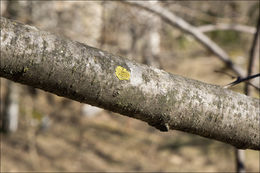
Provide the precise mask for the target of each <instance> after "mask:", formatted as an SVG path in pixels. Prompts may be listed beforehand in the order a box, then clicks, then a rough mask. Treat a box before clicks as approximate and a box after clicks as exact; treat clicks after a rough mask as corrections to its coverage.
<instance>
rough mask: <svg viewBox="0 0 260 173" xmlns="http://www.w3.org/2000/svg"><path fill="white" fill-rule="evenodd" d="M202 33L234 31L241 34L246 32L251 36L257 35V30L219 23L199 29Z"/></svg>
mask: <svg viewBox="0 0 260 173" xmlns="http://www.w3.org/2000/svg"><path fill="white" fill-rule="evenodd" d="M197 28H198V30H199V31H200V32H212V31H215V30H234V31H239V32H245V33H249V34H255V32H256V29H255V28H254V27H252V26H246V25H240V24H232V23H231V24H227V23H217V24H216V25H204V26H199V27H197Z"/></svg>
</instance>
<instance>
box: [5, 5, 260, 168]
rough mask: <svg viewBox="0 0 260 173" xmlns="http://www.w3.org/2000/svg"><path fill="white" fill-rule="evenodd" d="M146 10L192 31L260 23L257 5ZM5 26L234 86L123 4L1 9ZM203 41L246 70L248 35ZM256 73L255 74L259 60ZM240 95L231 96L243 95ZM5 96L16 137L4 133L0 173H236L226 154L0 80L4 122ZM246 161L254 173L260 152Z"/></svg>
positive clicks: (196, 46) (179, 40) (160, 24)
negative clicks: (12, 109) (13, 23)
mask: <svg viewBox="0 0 260 173" xmlns="http://www.w3.org/2000/svg"><path fill="white" fill-rule="evenodd" d="M147 3H154V4H159V5H161V6H163V7H164V8H166V9H168V10H170V11H171V12H173V13H174V14H176V15H177V16H179V17H181V18H183V19H184V20H186V21H187V22H188V23H190V24H192V25H193V26H195V27H199V26H204V25H208V24H214V25H215V24H217V23H225V24H230V23H231V24H241V25H247V26H251V28H255V27H256V24H257V20H258V18H259V1H225V2H223V1H164V2H147ZM1 16H4V17H7V18H10V19H15V20H17V21H20V22H22V23H26V24H29V25H33V26H36V27H37V28H39V29H41V30H45V31H50V32H53V33H55V34H57V35H60V36H61V37H67V38H69V39H72V40H76V41H79V42H82V43H86V44H88V45H90V46H94V47H97V48H100V49H103V50H106V51H108V52H111V53H113V54H118V55H122V56H123V57H128V58H129V59H132V60H135V61H137V62H140V63H145V64H147V65H150V66H154V67H157V68H161V69H164V70H166V71H168V72H171V73H174V74H179V75H182V76H185V77H188V78H192V79H196V80H200V81H203V82H206V83H211V84H216V85H221V86H223V85H226V84H228V83H230V82H232V81H233V80H234V79H232V78H231V77H230V76H227V75H224V74H223V73H217V72H216V71H224V72H227V73H230V74H232V71H231V70H230V69H228V68H227V67H226V66H225V64H224V63H223V62H221V61H220V60H219V59H218V58H216V56H215V55H214V54H212V53H211V52H210V51H208V50H207V49H206V48H205V47H204V46H202V45H201V44H200V43H198V42H197V41H196V40H195V39H194V38H193V37H192V36H190V35H188V34H185V33H183V32H182V31H181V30H179V29H178V28H175V27H172V26H170V25H169V24H167V23H165V22H164V21H162V20H161V19H160V18H158V17H157V16H155V15H153V14H152V13H150V12H147V11H145V10H143V9H140V8H137V7H135V6H130V5H128V4H125V3H122V2H117V1H105V2H102V1H74V2H70V1H40V2H39V1H1ZM206 35H207V36H208V37H210V38H211V39H212V40H214V41H215V42H216V43H217V44H218V45H219V46H220V47H222V48H223V49H224V50H225V51H226V52H227V53H228V55H230V57H231V59H232V61H233V62H235V63H236V64H238V65H240V66H241V67H243V68H244V69H246V68H247V63H248V57H249V52H250V48H251V45H252V40H253V36H254V34H253V32H250V30H248V32H238V31H234V30H214V31H211V32H207V33H206ZM255 64H256V65H255V69H254V70H255V72H259V70H258V69H259V66H258V64H259V58H258V59H257V61H256V62H255ZM233 75H234V73H233ZM243 85H244V84H239V85H237V86H235V87H233V88H231V89H232V90H235V91H237V92H241V93H242V92H243ZM10 88H11V89H10ZM9 90H12V93H13V96H12V97H14V98H16V103H15V104H16V107H17V108H18V115H19V123H18V129H17V130H15V132H12V133H9V134H8V135H7V134H4V133H1V135H2V136H1V171H171V172H173V171H186V172H195V171H199V172H227V171H228V172H233V171H235V155H234V148H233V147H232V146H230V145H227V144H224V143H221V142H218V141H214V140H208V139H206V138H202V137H199V136H196V135H191V134H187V133H184V132H179V131H171V132H167V133H162V132H159V131H158V130H156V129H154V128H152V127H150V126H148V125H147V124H146V123H143V122H141V121H138V120H135V119H130V118H128V117H124V116H121V115H119V114H116V113H112V112H109V111H106V110H102V109H97V108H93V107H91V106H88V105H85V104H82V103H78V102H75V101H72V100H69V99H66V98H62V97H58V96H56V95H52V94H50V93H47V92H44V91H41V90H38V89H33V88H30V87H27V86H24V85H20V84H14V83H12V82H9V81H7V80H5V79H2V78H1V115H3V113H4V110H5V108H6V105H7V102H6V95H8V92H9ZM108 92H109V91H108ZM9 94H10V93H9ZM254 96H256V97H257V93H254ZM155 99H156V98H155ZM1 117H2V116H1ZM2 121H3V118H1V122H2ZM1 124H2V123H1ZM245 154H246V162H245V165H246V170H247V171H249V172H259V152H258V151H253V150H246V151H245Z"/></svg>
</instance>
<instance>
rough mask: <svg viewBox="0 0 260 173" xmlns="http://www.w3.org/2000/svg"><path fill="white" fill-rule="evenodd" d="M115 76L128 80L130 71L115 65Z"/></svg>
mask: <svg viewBox="0 0 260 173" xmlns="http://www.w3.org/2000/svg"><path fill="white" fill-rule="evenodd" d="M116 76H117V78H118V79H119V80H129V79H130V72H129V71H127V69H125V68H124V67H121V66H117V67H116Z"/></svg>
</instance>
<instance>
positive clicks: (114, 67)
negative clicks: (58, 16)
mask: <svg viewBox="0 0 260 173" xmlns="http://www.w3.org/2000/svg"><path fill="white" fill-rule="evenodd" d="M0 76H1V77H5V78H7V79H10V80H13V81H16V82H20V83H23V84H26V85H31V86H33V87H36V88H40V89H43V90H45V91H49V92H52V93H55V94H57V95H59V96H64V97H67V98H70V99H73V100H77V101H79V102H84V103H88V104H91V105H94V106H98V107H102V108H105V109H108V110H111V111H114V112H118V113H121V114H124V115H126V116H129V117H132V118H137V119H140V120H143V121H145V122H147V123H148V124H149V125H151V126H154V127H156V128H157V129H159V130H161V131H168V130H170V129H171V130H181V131H185V132H188V133H193V134H197V135H200V136H204V137H207V138H211V139H216V140H219V141H223V142H226V143H229V144H231V145H234V146H236V147H237V148H244V149H246V148H251V149H255V150H260V141H259V100H258V99H255V98H250V97H247V96H245V95H242V94H239V93H236V92H233V91H230V90H227V89H223V88H222V87H219V86H215V85H210V84H205V83H202V82H199V81H196V80H191V79H187V78H184V77H181V76H178V75H173V74H170V73H167V72H165V71H163V70H159V69H156V68H152V67H148V66H146V65H141V64H138V63H135V62H133V61H130V60H127V59H125V58H122V57H119V56H116V55H112V54H110V53H108V52H105V51H102V50H100V49H97V48H93V47H89V46H87V45H84V44H82V43H79V42H75V41H71V40H68V39H63V38H60V37H58V36H55V35H53V34H50V33H48V32H44V31H40V30H38V29H36V28H35V27H31V26H28V25H23V24H20V23H17V22H14V21H11V20H8V19H5V18H1V63H0Z"/></svg>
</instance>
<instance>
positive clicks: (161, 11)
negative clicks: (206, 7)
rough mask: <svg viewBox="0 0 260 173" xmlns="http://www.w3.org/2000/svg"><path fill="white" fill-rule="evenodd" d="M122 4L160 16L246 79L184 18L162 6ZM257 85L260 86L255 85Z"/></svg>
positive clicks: (240, 70)
mask: <svg viewBox="0 0 260 173" xmlns="http://www.w3.org/2000/svg"><path fill="white" fill-rule="evenodd" d="M122 2H124V3H127V4H130V5H134V6H137V7H141V8H143V9H145V10H148V11H150V12H152V13H154V14H156V15H158V16H160V17H161V18H162V19H163V20H164V21H165V22H167V23H168V24H170V25H172V26H174V27H177V28H179V29H180V30H182V31H183V32H186V33H188V34H190V35H192V36H193V37H194V38H195V39H196V40H198V41H199V42H200V43H201V44H202V45H204V46H205V47H206V48H208V49H209V50H211V51H212V52H213V53H214V54H215V55H216V56H217V57H218V58H219V59H220V60H221V61H223V62H224V63H225V64H226V65H227V66H228V67H230V68H231V69H232V70H233V71H234V72H235V73H236V74H237V75H238V76H240V77H246V72H245V71H244V70H243V69H242V68H240V67H239V66H237V65H235V64H234V63H233V62H232V61H231V59H230V57H229V56H228V54H227V53H226V52H225V51H224V50H223V49H222V48H220V47H219V46H218V45H217V44H216V43H215V42H213V41H212V40H211V39H210V38H209V37H207V36H206V35H205V34H203V33H202V32H201V31H200V30H199V29H197V28H196V27H194V26H192V25H191V24H189V23H187V22H186V21H185V20H183V19H182V18H180V17H178V16H176V15H175V14H173V13H172V12H170V11H168V10H167V9H165V8H163V7H161V6H160V5H150V4H148V3H145V2H140V1H122ZM255 85H259V84H255Z"/></svg>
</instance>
